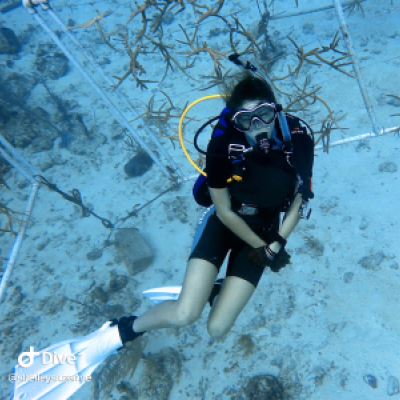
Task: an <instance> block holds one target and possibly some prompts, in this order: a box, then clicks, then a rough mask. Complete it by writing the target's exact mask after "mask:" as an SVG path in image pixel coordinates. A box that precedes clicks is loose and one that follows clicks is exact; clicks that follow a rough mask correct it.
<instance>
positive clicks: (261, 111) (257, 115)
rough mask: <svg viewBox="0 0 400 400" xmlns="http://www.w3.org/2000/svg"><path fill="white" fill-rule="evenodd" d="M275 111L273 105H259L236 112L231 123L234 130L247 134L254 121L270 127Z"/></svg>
mask: <svg viewBox="0 0 400 400" xmlns="http://www.w3.org/2000/svg"><path fill="white" fill-rule="evenodd" d="M276 111H277V110H276V108H275V104H274V103H260V104H258V105H256V106H255V107H252V108H246V109H242V110H239V111H237V112H236V113H235V114H233V117H232V121H233V123H234V125H235V128H236V129H238V130H239V131H241V132H248V131H249V130H250V129H251V126H252V125H253V121H254V120H258V121H261V122H262V123H263V124H265V125H270V124H271V123H272V122H273V121H274V119H275V115H276Z"/></svg>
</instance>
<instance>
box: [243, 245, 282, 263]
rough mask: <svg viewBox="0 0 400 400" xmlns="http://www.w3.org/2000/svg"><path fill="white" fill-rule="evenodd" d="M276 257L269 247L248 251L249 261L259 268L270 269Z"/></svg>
mask: <svg viewBox="0 0 400 400" xmlns="http://www.w3.org/2000/svg"><path fill="white" fill-rule="evenodd" d="M276 255H277V253H275V252H274V251H272V250H271V248H270V247H269V246H262V247H257V248H256V249H251V250H250V252H249V260H250V261H251V262H253V263H254V264H257V265H258V266H259V267H270V266H271V265H272V262H273V261H274V260H275V257H276Z"/></svg>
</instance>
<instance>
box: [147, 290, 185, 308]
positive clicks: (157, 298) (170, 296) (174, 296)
mask: <svg viewBox="0 0 400 400" xmlns="http://www.w3.org/2000/svg"><path fill="white" fill-rule="evenodd" d="M181 290H182V286H166V287H162V288H155V289H149V290H145V291H144V292H143V294H144V295H145V296H146V297H147V298H148V299H149V300H151V301H153V302H154V303H155V304H158V303H162V302H163V301H165V300H178V297H179V295H180V293H181Z"/></svg>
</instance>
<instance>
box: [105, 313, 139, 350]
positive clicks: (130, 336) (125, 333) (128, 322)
mask: <svg viewBox="0 0 400 400" xmlns="http://www.w3.org/2000/svg"><path fill="white" fill-rule="evenodd" d="M136 318H137V316H135V315H132V316H131V317H122V318H121V319H119V320H114V321H113V324H114V325H118V332H119V336H120V338H121V342H122V344H125V343H126V342H130V341H132V340H135V339H136V338H137V337H139V336H142V335H143V333H146V332H135V331H134V330H133V323H134V322H135V319H136Z"/></svg>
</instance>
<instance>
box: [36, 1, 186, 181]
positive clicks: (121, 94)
mask: <svg viewBox="0 0 400 400" xmlns="http://www.w3.org/2000/svg"><path fill="white" fill-rule="evenodd" d="M42 8H43V9H44V10H46V11H47V13H48V14H49V15H50V16H51V17H52V18H53V20H54V21H55V22H56V23H57V25H58V26H59V27H60V28H61V29H62V30H63V31H64V33H65V34H66V35H67V36H68V37H69V38H70V39H71V41H72V42H73V43H75V45H76V46H77V47H79V48H80V50H81V51H82V53H83V55H84V56H85V57H86V58H87V59H88V60H89V61H90V63H91V64H92V65H93V67H94V68H95V69H96V71H97V72H98V73H99V74H100V76H101V77H102V78H103V79H104V81H105V82H106V83H107V84H108V85H110V86H111V87H112V86H114V83H113V82H112V81H111V79H110V78H109V77H108V76H107V75H106V74H105V73H104V71H103V69H102V68H101V67H100V65H99V64H98V63H97V62H96V61H95V60H94V58H93V57H92V55H91V54H90V52H89V51H87V50H86V49H85V48H84V47H83V46H82V45H81V43H80V42H79V41H78V40H77V39H76V38H75V36H74V35H73V34H72V33H71V32H70V31H69V30H68V29H67V27H66V26H65V25H64V23H63V22H62V21H61V20H60V18H58V16H57V15H56V13H55V12H54V11H53V10H52V9H51V8H50V6H49V5H47V4H42ZM114 92H115V93H117V95H118V97H119V98H120V100H121V101H122V102H123V103H124V105H125V107H127V108H128V110H130V112H131V113H132V114H133V115H134V116H135V117H138V116H139V113H138V112H137V111H136V110H135V109H134V108H133V107H132V105H131V104H130V102H129V100H128V99H127V98H126V96H125V95H124V94H123V93H122V92H121V91H120V90H119V89H118V88H116V89H114ZM136 119H137V121H138V122H140V123H141V124H142V125H143V127H144V128H143V129H144V130H145V132H146V133H147V135H148V136H149V138H150V139H151V140H152V142H153V143H154V144H155V145H156V146H157V148H158V149H159V150H160V151H161V153H162V154H163V155H164V157H165V158H166V159H167V161H168V162H169V163H170V164H171V166H172V168H173V169H174V171H176V172H177V174H178V175H179V176H180V178H182V179H183V178H185V176H184V175H183V173H182V172H181V170H180V169H179V167H178V165H177V164H176V163H175V161H174V159H173V158H172V157H171V156H170V155H169V154H168V152H167V151H166V150H165V149H164V147H163V146H162V145H161V143H160V142H159V141H158V140H157V138H156V137H155V136H154V134H153V133H152V132H151V130H150V129H149V128H148V127H147V126H146V124H145V122H144V121H143V118H141V117H140V118H136ZM183 180H184V179H183Z"/></svg>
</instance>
